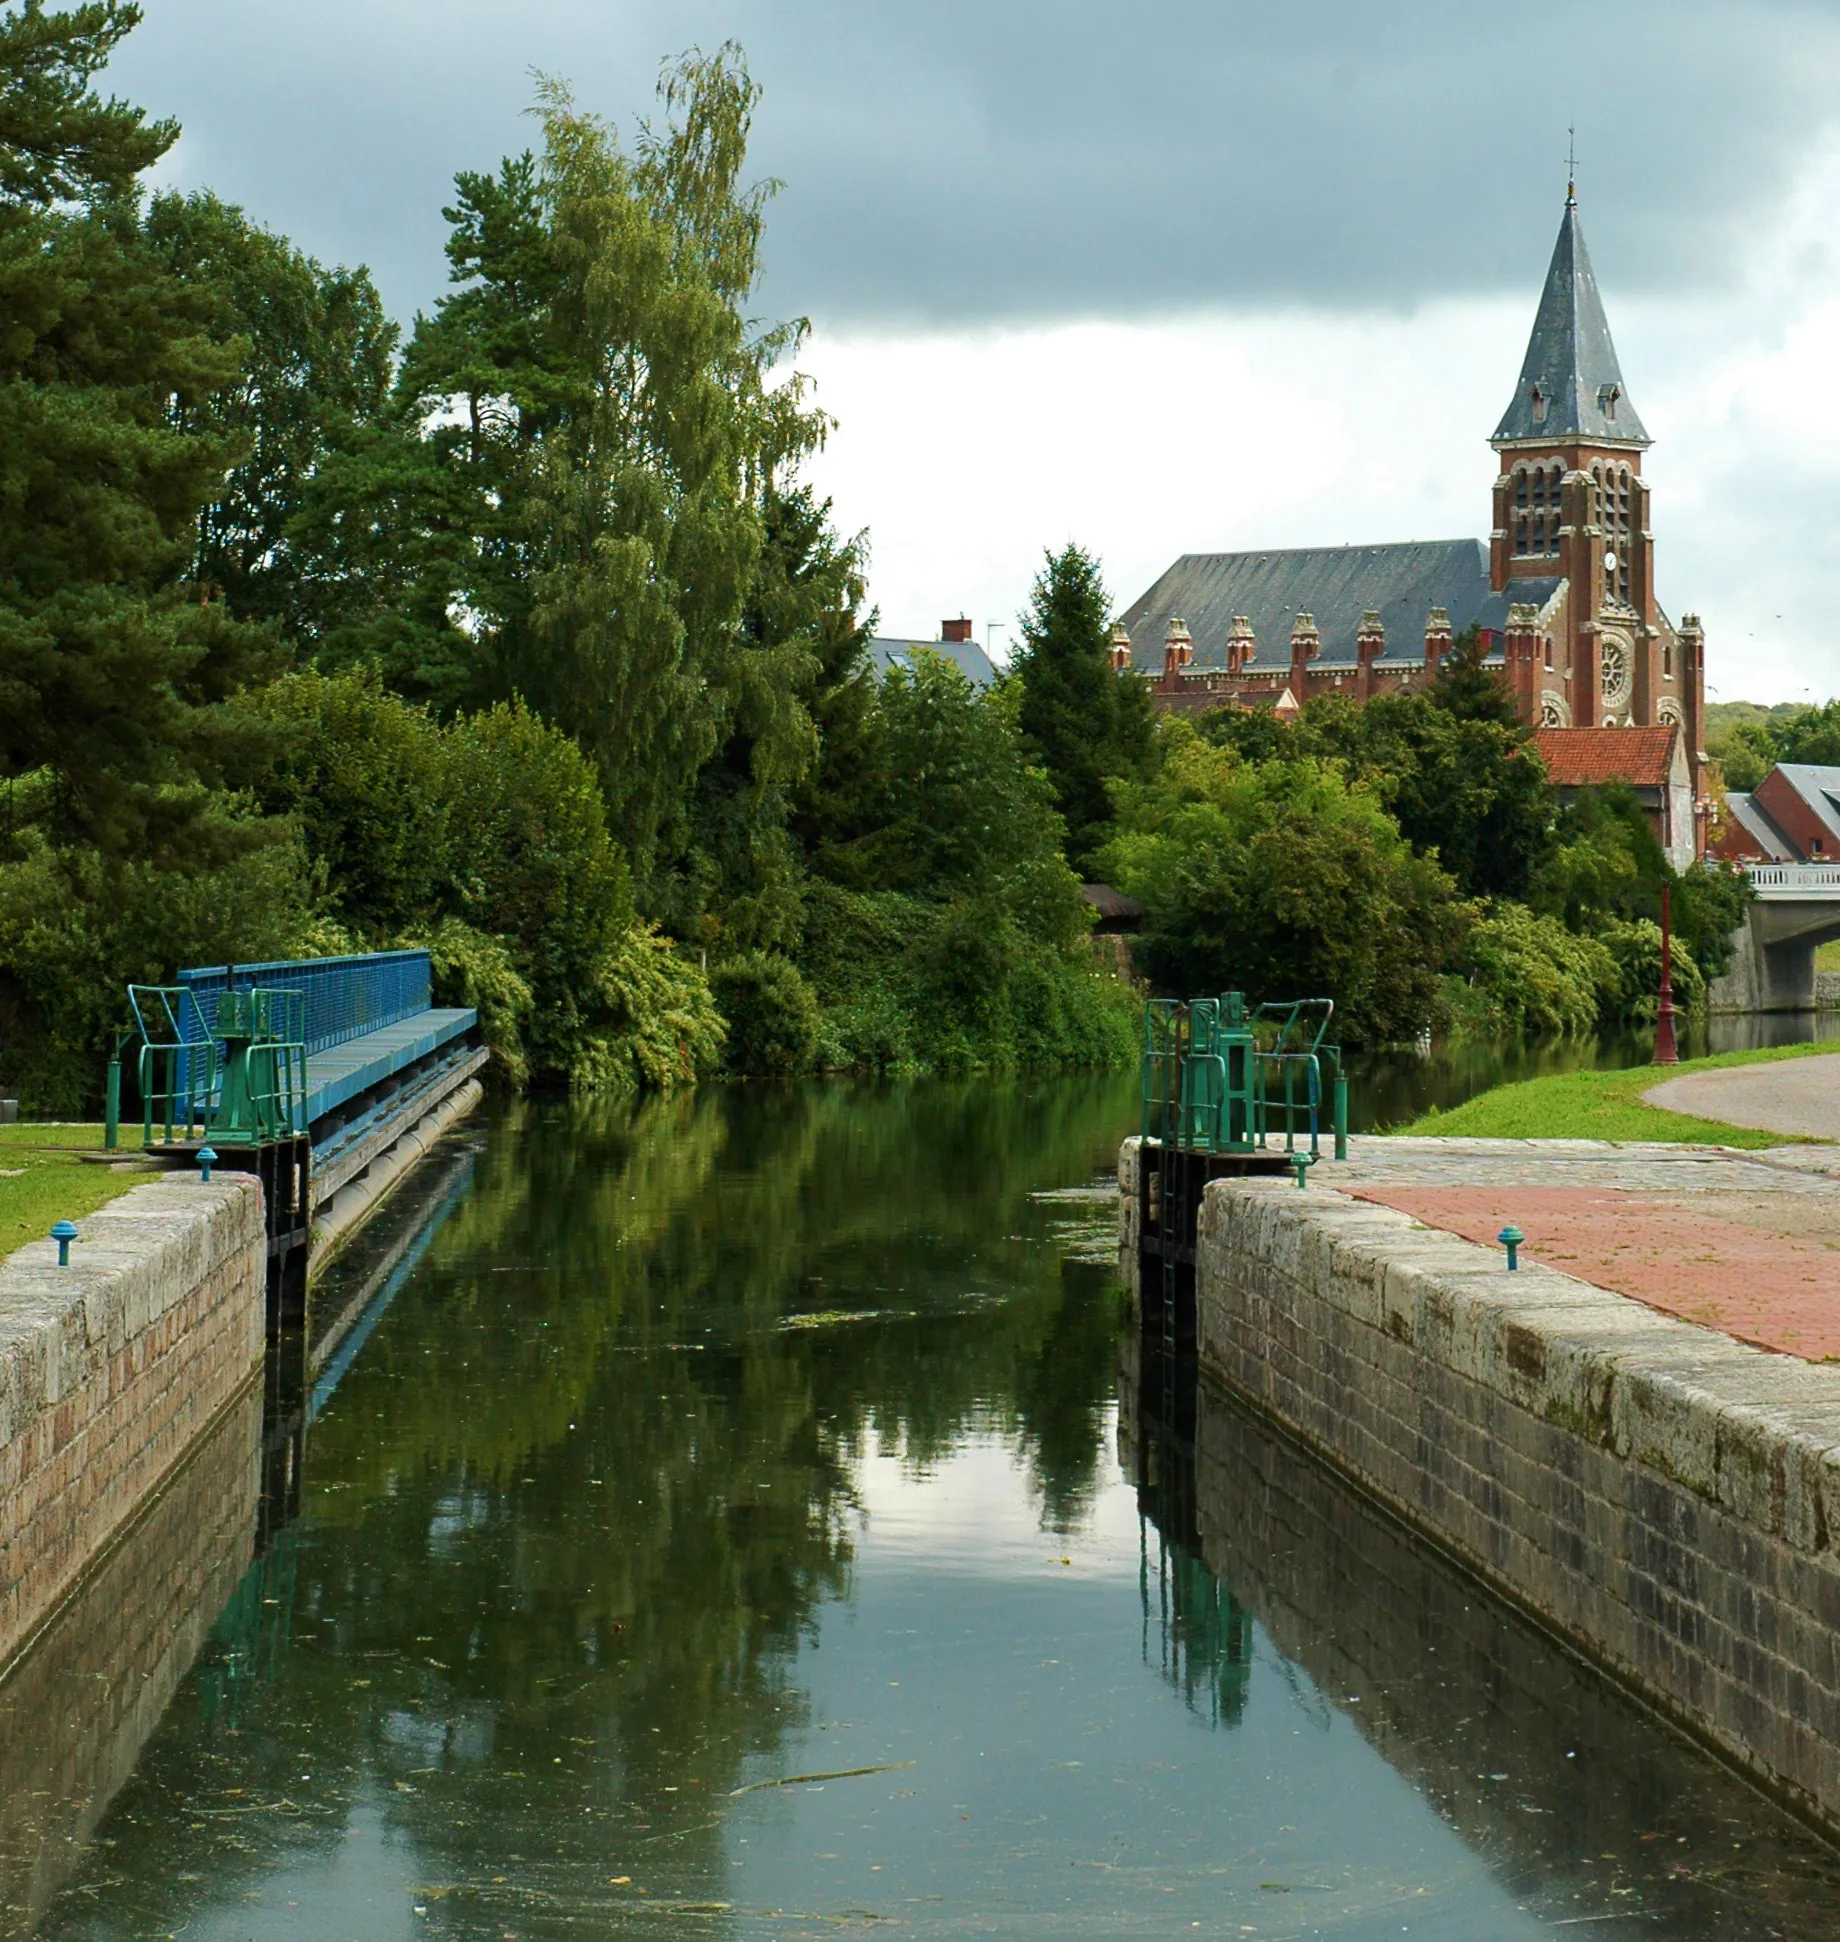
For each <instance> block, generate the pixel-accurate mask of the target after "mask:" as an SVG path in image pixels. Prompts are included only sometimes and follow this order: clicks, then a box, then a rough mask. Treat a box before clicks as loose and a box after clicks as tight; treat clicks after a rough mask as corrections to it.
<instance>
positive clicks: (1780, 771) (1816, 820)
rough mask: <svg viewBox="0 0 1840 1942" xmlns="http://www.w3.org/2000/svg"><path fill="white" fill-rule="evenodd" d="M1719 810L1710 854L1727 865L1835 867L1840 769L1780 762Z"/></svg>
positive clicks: (1839, 843) (1839, 841) (1839, 851)
mask: <svg viewBox="0 0 1840 1942" xmlns="http://www.w3.org/2000/svg"><path fill="white" fill-rule="evenodd" d="M1725 806H1726V809H1727V811H1728V814H1727V815H1726V818H1725V822H1724V825H1723V827H1722V828H1721V829H1720V831H1719V835H1718V839H1717V841H1716V842H1715V843H1714V844H1713V854H1714V855H1715V856H1718V857H1720V858H1722V859H1723V860H1724V861H1725V862H1727V863H1840V769H1833V768H1825V767H1822V766H1820V765H1819V764H1816V763H1811V762H1780V763H1778V764H1777V766H1776V767H1775V768H1773V769H1772V770H1771V771H1770V773H1769V774H1768V775H1766V776H1765V777H1764V778H1763V780H1762V781H1761V782H1760V783H1758V785H1757V786H1756V788H1755V789H1753V790H1751V791H1750V793H1749V794H1748V795H1745V794H1732V795H1729V796H1727V797H1726V798H1725Z"/></svg>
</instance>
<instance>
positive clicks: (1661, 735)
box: [1533, 722, 1705, 870]
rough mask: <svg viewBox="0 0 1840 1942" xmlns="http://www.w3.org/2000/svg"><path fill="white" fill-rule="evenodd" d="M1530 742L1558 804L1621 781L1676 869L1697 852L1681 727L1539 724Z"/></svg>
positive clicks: (1701, 846) (1667, 724) (1699, 846)
mask: <svg viewBox="0 0 1840 1942" xmlns="http://www.w3.org/2000/svg"><path fill="white" fill-rule="evenodd" d="M1533 745H1534V747H1535V749H1537V750H1538V751H1539V756H1540V760H1541V761H1542V762H1543V763H1545V765H1546V775H1547V779H1548V780H1549V781H1550V782H1551V783H1552V786H1553V789H1554V791H1555V793H1556V794H1557V795H1558V798H1559V800H1560V801H1561V802H1570V801H1571V799H1572V798H1573V797H1574V796H1575V795H1577V793H1578V791H1579V790H1580V789H1592V788H1601V787H1603V786H1604V785H1605V784H1606V783H1612V782H1621V783H1625V784H1627V786H1628V787H1629V788H1630V789H1631V790H1633V791H1634V792H1635V798H1636V800H1637V802H1639V803H1640V804H1641V805H1642V808H1643V810H1644V811H1645V812H1646V814H1647V817H1648V826H1649V828H1650V829H1651V830H1653V831H1654V835H1655V841H1656V842H1657V843H1659V844H1660V845H1661V848H1662V850H1663V852H1664V853H1665V854H1666V856H1667V860H1668V861H1669V862H1670V863H1671V864H1673V866H1674V868H1675V869H1677V870H1684V869H1686V868H1687V867H1688V866H1689V865H1690V864H1691V863H1692V862H1693V860H1694V858H1695V857H1697V856H1698V855H1700V854H1701V853H1702V852H1703V850H1704V848H1705V843H1704V838H1703V836H1702V834H1701V832H1700V829H1699V822H1700V818H1699V817H1698V816H1697V815H1696V813H1695V811H1696V807H1697V805H1696V802H1695V798H1694V794H1693V778H1692V772H1691V770H1690V769H1689V767H1688V764H1687V750H1686V743H1685V742H1684V740H1683V739H1682V737H1681V732H1680V728H1679V725H1678V724H1677V723H1673V722H1659V723H1656V724H1655V725H1654V726H1653V727H1648V728H1542V729H1539V730H1537V731H1536V732H1535V734H1534V738H1533Z"/></svg>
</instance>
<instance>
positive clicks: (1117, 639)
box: [1112, 620, 1131, 674]
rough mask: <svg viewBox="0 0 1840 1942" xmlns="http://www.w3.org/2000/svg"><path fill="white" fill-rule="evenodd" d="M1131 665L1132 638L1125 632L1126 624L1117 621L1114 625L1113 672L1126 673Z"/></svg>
mask: <svg viewBox="0 0 1840 1942" xmlns="http://www.w3.org/2000/svg"><path fill="white" fill-rule="evenodd" d="M1130 665H1131V637H1130V635H1129V634H1127V633H1126V632H1125V626H1124V622H1123V621H1122V620H1120V621H1115V622H1114V623H1113V625H1112V672H1113V673H1114V674H1123V673H1125V672H1126V671H1127V670H1128V669H1129V667H1130Z"/></svg>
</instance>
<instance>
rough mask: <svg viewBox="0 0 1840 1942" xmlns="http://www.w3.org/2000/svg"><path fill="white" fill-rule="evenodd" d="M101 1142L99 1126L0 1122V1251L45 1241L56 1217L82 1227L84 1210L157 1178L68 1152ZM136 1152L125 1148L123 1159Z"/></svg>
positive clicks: (101, 1204)
mask: <svg viewBox="0 0 1840 1942" xmlns="http://www.w3.org/2000/svg"><path fill="white" fill-rule="evenodd" d="M101 1145H102V1128H101V1127H100V1126H0V1255H6V1254H11V1253H12V1251H13V1250H14V1249H15V1248H16V1247H23V1246H24V1245H25V1243H26V1242H27V1241H42V1240H43V1239H44V1238H45V1236H46V1235H48V1234H49V1233H50V1232H51V1229H52V1226H53V1224H54V1223H55V1222H57V1221H61V1220H73V1221H75V1222H76V1223H77V1226H78V1227H79V1228H81V1227H82V1225H83V1216H84V1215H85V1214H93V1213H94V1212H95V1211H96V1209H97V1208H98V1207H102V1206H106V1205H107V1204H108V1202H110V1201H111V1200H113V1199H115V1198H116V1196H117V1195H118V1194H125V1193H126V1192H127V1191H128V1189H129V1188H130V1187H136V1186H139V1185H140V1183H141V1182H142V1181H143V1180H146V1179H150V1178H152V1177H153V1176H152V1175H151V1174H149V1173H146V1172H137V1173H114V1172H112V1171H111V1170H110V1169H109V1168H108V1167H105V1166H99V1165H97V1164H96V1163H95V1162H93V1161H84V1160H79V1159H78V1158H77V1156H76V1155H75V1154H74V1153H72V1152H70V1151H69V1150H68V1149H69V1148H71V1147H86V1148H89V1149H91V1150H92V1151H93V1150H95V1149H98V1148H100V1147H101ZM137 1150H138V1149H132V1148H125V1149H124V1150H123V1152H122V1156H121V1157H122V1158H123V1159H124V1160H130V1159H133V1158H134V1157H135V1153H136V1151H137Z"/></svg>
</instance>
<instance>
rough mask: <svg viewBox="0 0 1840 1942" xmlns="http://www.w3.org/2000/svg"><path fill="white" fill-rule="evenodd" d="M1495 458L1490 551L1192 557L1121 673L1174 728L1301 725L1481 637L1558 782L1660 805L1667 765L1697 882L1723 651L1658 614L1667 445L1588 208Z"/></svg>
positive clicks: (1412, 545) (1540, 316) (1669, 824)
mask: <svg viewBox="0 0 1840 1942" xmlns="http://www.w3.org/2000/svg"><path fill="white" fill-rule="evenodd" d="M1489 442H1490V444H1491V445H1493V447H1494V448H1495V451H1496V452H1497V453H1498V454H1499V455H1500V458H1499V466H1498V474H1497V477H1496V480H1495V487H1494V509H1493V517H1492V519H1491V520H1490V522H1489V523H1490V528H1491V530H1490V533H1489V537H1488V540H1487V541H1486V542H1483V541H1480V540H1474V539H1452V540H1431V541H1409V542H1406V543H1404V544H1395V545H1381V546H1335V547H1310V548H1303V549H1300V550H1296V551H1278V552H1274V551H1265V552H1252V553H1188V554H1184V555H1183V557H1182V558H1181V559H1179V560H1177V561H1176V563H1175V564H1174V565H1173V566H1172V567H1170V568H1169V570H1168V571H1167V572H1166V573H1164V574H1163V576H1162V577H1161V578H1160V579H1159V580H1158V581H1157V582H1156V584H1155V585H1154V586H1153V587H1151V588H1150V589H1149V591H1148V592H1146V593H1144V594H1143V595H1141V596H1140V597H1139V598H1138V599H1137V600H1136V601H1134V602H1133V603H1132V604H1131V606H1130V607H1129V608H1127V609H1126V610H1125V612H1124V614H1123V615H1122V617H1121V618H1120V620H1119V622H1118V625H1117V626H1116V628H1115V629H1114V630H1113V637H1112V639H1113V647H1112V653H1113V663H1114V665H1115V666H1116V667H1117V668H1118V670H1119V671H1120V672H1121V673H1122V672H1125V671H1126V670H1131V669H1135V670H1136V671H1137V672H1138V673H1140V674H1142V675H1144V676H1145V677H1146V678H1148V679H1149V681H1150V683H1151V692H1152V694H1153V696H1154V697H1155V701H1156V705H1157V706H1158V707H1159V708H1161V709H1165V710H1168V711H1172V712H1177V713H1181V714H1191V715H1197V714H1201V713H1204V712H1205V711H1206V710H1208V709H1210V708H1222V707H1242V708H1271V709H1275V710H1276V711H1278V712H1279V713H1281V714H1290V713H1294V712H1295V711H1296V710H1297V709H1298V708H1300V707H1301V706H1302V705H1303V703H1304V702H1306V701H1309V700H1311V699H1312V698H1314V697H1315V696H1317V695H1322V694H1330V693H1338V692H1339V693H1344V694H1348V695H1351V696H1353V697H1355V698H1356V699H1358V700H1366V699H1368V698H1369V697H1370V696H1373V695H1377V694H1397V693H1410V692H1412V691H1413V690H1414V689H1416V688H1421V687H1423V686H1424V685H1425V684H1426V683H1427V682H1429V681H1430V680H1431V679H1433V678H1434V676H1435V675H1436V672H1437V666H1438V662H1439V660H1440V659H1441V657H1442V656H1443V655H1444V654H1445V653H1446V652H1447V651H1448V650H1449V647H1450V644H1451V642H1452V640H1453V639H1455V638H1456V637H1457V636H1458V635H1460V634H1463V633H1464V632H1466V631H1467V630H1468V629H1470V628H1472V627H1473V628H1476V629H1477V630H1479V632H1480V634H1481V636H1482V638H1483V641H1484V645H1485V647H1486V650H1487V660H1488V665H1489V666H1491V667H1492V668H1494V669H1496V670H1497V671H1498V673H1499V676H1500V679H1501V681H1502V682H1503V684H1504V685H1505V686H1506V687H1507V688H1508V689H1509V690H1510V692H1511V693H1512V694H1513V695H1514V697H1515V700H1516V703H1517V705H1518V707H1519V709H1520V713H1521V716H1522V718H1523V719H1524V720H1525V721H1527V722H1529V723H1531V724H1533V725H1535V726H1536V727H1538V728H1539V730H1540V731H1541V732H1540V735H1539V746H1540V752H1541V755H1542V756H1543V758H1544V759H1545V760H1546V764H1547V768H1548V771H1549V772H1550V773H1551V774H1552V777H1553V780H1554V782H1555V783H1556V784H1558V785H1559V786H1560V787H1561V788H1565V787H1567V786H1576V785H1579V784H1582V783H1584V782H1586V781H1602V780H1605V779H1606V778H1617V779H1622V780H1627V781H1629V782H1631V783H1640V784H1646V783H1648V782H1649V781H1651V780H1652V779H1653V778H1651V777H1650V775H1649V771H1650V770H1652V769H1654V768H1655V767H1656V765H1657V762H1658V761H1659V762H1660V763H1661V766H1662V769H1663V770H1664V772H1665V774H1666V776H1667V778H1668V779H1669V780H1670V781H1672V782H1673V783H1674V784H1675V785H1676V786H1675V787H1673V788H1663V790H1662V794H1661V801H1662V803H1663V804H1664V805H1665V807H1664V808H1663V810H1662V811H1661V812H1660V822H1659V823H1658V827H1657V834H1658V835H1659V836H1660V837H1661V840H1662V842H1663V843H1664V845H1665V846H1666V847H1667V848H1668V850H1669V851H1670V853H1671V854H1673V855H1674V856H1676V857H1677V858H1684V859H1685V860H1689V861H1690V860H1691V859H1692V857H1693V856H1694V855H1696V854H1701V853H1703V851H1704V847H1705V840H1704V824H1705V816H1704V812H1703V809H1702V808H1701V804H1702V802H1703V798H1704V794H1705V791H1704V787H1703V771H1704V766H1705V758H1704V756H1703V755H1702V754H1701V752H1700V743H1701V722H1702V720H1703V716H1704V707H1705V690H1704V680H1705V677H1704V666H1705V637H1704V635H1703V633H1702V632H1701V629H1700V625H1699V621H1698V619H1697V618H1696V616H1694V615H1692V614H1685V615H1683V616H1682V617H1681V619H1680V621H1679V623H1678V625H1676V624H1675V623H1674V622H1672V621H1670V620H1669V619H1668V617H1667V615H1666V614H1665V613H1664V612H1663V611H1662V609H1661V606H1660V604H1659V602H1658V601H1657V599H1656V597H1655V572H1654V552H1655V548H1654V535H1653V532H1652V529H1651V522H1650V516H1649V489H1648V487H1647V485H1646V484H1645V483H1644V482H1643V479H1642V454H1643V453H1644V452H1645V451H1646V450H1647V449H1648V446H1649V443H1650V441H1649V437H1648V434H1647V432H1646V431H1645V430H1644V429H1643V426H1642V420H1641V419H1640V417H1639V416H1638V415H1637V413H1636V409H1635V406H1634V404H1633V403H1632V401H1631V400H1630V397H1629V394H1628V392H1627V391H1626V389H1625V388H1624V385H1623V374H1622V371H1621V370H1620V368H1619V367H1618V364H1617V358H1616V347H1615V345H1614V344H1613V343H1612V342H1611V338H1610V325H1609V322H1608V320H1607V319H1606V317H1605V315H1604V307H1603V300H1602V299H1601V297H1599V295H1598V291H1597V280H1596V278H1595V276H1594V275H1593V274H1592V271H1591V259H1590V256H1589V254H1588V253H1587V251H1586V249H1585V242H1584V231H1583V229H1582V228H1581V227H1580V224H1579V220H1578V199H1577V196H1576V194H1575V192H1574V191H1573V190H1572V189H1571V188H1569V187H1568V189H1567V191H1566V198H1565V213H1564V216H1563V218H1562V220H1561V222H1560V225H1559V239H1558V242H1557V244H1556V245H1555V246H1554V249H1553V254H1552V262H1551V265H1550V266H1549V268H1548V269H1547V272H1546V287H1545V288H1544V290H1542V292H1541V293H1540V304H1539V310H1538V312H1537V314H1536V315H1535V317H1534V322H1533V335H1532V337H1531V338H1530V340H1529V341H1528V345H1527V355H1526V358H1525V360H1524V361H1523V363H1522V365H1521V375H1520V382H1519V384H1518V385H1517V386H1516V387H1515V392H1514V398H1513V401H1512V402H1511V403H1510V404H1509V406H1508V409H1507V411H1506V412H1505V413H1504V414H1503V415H1502V420H1501V423H1500V424H1499V425H1497V426H1496V428H1495V434H1494V436H1493V438H1492V439H1491V440H1490V441H1489ZM1660 728H1671V729H1672V730H1673V731H1674V732H1673V733H1672V734H1671V735H1667V736H1664V737H1657V736H1656V734H1655V733H1654V732H1653V731H1655V730H1656V729H1660ZM1629 730H1638V731H1644V730H1645V731H1648V732H1647V733H1646V734H1642V733H1638V734H1634V735H1630V734H1627V731H1629ZM1663 741H1665V742H1666V744H1667V745H1668V746H1667V749H1666V751H1665V755H1664V756H1663V755H1662V754H1661V753H1660V743H1661V742H1663ZM1625 755H1626V756H1627V758H1628V759H1627V761H1626V762H1625V761H1624V760H1623V758H1624V756H1625ZM1574 768H1575V769H1577V771H1578V773H1577V774H1576V775H1575V776H1574V775H1572V774H1571V773H1570V771H1571V770H1572V769H1574ZM1624 768H1627V769H1628V771H1629V773H1628V774H1627V775H1626V776H1625V775H1623V774H1622V770H1623V769H1624ZM1638 769H1640V770H1641V771H1642V774H1641V776H1640V777H1638V774H1637V770H1638Z"/></svg>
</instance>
